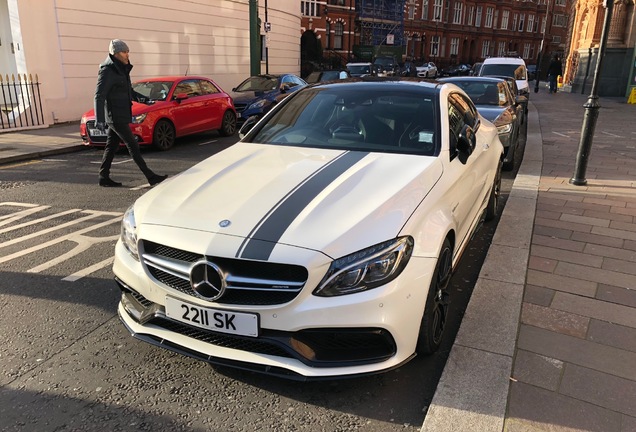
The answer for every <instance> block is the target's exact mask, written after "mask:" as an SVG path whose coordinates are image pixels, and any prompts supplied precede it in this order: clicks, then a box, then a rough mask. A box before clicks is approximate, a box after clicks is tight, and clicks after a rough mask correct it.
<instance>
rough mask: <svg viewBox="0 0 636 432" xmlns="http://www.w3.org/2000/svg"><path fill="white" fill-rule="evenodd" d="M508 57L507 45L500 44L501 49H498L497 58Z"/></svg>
mask: <svg viewBox="0 0 636 432" xmlns="http://www.w3.org/2000/svg"><path fill="white" fill-rule="evenodd" d="M505 55H506V43H505V42H499V48H497V56H499V57H503V56H505Z"/></svg>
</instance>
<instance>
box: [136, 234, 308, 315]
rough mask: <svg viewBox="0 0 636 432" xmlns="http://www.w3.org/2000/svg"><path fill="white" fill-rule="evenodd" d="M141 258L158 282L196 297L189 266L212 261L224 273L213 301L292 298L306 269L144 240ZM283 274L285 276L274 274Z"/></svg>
mask: <svg viewBox="0 0 636 432" xmlns="http://www.w3.org/2000/svg"><path fill="white" fill-rule="evenodd" d="M143 245H144V249H143V250H144V251H145V252H144V253H142V261H143V263H144V264H145V266H146V268H147V269H148V272H149V273H150V274H151V275H152V277H153V278H155V279H156V280H157V281H159V282H160V283H163V284H165V285H167V286H168V287H170V288H173V289H176V290H178V291H180V292H182V293H184V294H187V295H191V296H193V297H197V295H196V294H195V293H194V291H193V289H192V287H191V286H190V268H191V266H192V264H193V263H195V262H197V261H200V260H203V259H205V260H208V261H210V262H214V263H215V264H216V265H218V266H219V268H221V269H222V270H223V273H224V274H225V278H226V283H227V289H226V293H225V294H224V295H223V297H221V298H220V299H218V300H216V303H220V304H246V305H273V304H281V303H286V302H289V301H291V300H293V299H294V298H295V297H296V295H298V293H299V292H300V291H301V290H302V288H303V287H304V285H305V283H306V281H307V277H308V276H307V275H308V274H307V270H306V269H304V268H303V267H300V266H296V265H286V264H278V263H263V262H254V261H248V260H241V259H236V258H218V257H206V256H203V255H200V254H196V253H192V252H188V251H183V250H180V249H176V248H171V247H169V246H166V245H160V244H157V243H154V242H150V241H144V242H143ZM277 275H283V276H286V277H288V278H279V277H275V276H277Z"/></svg>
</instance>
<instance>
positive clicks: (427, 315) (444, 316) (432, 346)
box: [416, 239, 453, 354]
mask: <svg viewBox="0 0 636 432" xmlns="http://www.w3.org/2000/svg"><path fill="white" fill-rule="evenodd" d="M452 273H453V251H452V249H451V244H450V241H449V240H448V239H445V240H444V244H443V245H442V250H441V251H440V254H439V258H438V259H437V265H436V266H435V272H434V273H433V278H432V280H431V286H430V288H429V290H428V296H427V298H426V307H425V309H424V316H423V317H422V323H421V324H420V335H419V339H418V341H417V347H416V351H417V353H418V354H432V353H434V352H435V351H437V350H438V349H439V346H440V345H441V343H442V338H443V336H444V330H445V329H446V323H447V322H448V306H449V304H450V294H449V292H448V286H449V284H450V279H451V275H452Z"/></svg>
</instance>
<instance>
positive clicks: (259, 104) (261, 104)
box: [247, 99, 269, 109]
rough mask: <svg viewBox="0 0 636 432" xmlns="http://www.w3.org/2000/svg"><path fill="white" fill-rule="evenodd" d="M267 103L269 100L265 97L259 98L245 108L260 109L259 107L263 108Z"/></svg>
mask: <svg viewBox="0 0 636 432" xmlns="http://www.w3.org/2000/svg"><path fill="white" fill-rule="evenodd" d="M268 103H269V101H268V100H267V99H261V100H259V101H257V102H254V103H253V104H252V105H250V106H249V107H248V108H247V109H260V108H263V107H264V106H265V105H267V104H268Z"/></svg>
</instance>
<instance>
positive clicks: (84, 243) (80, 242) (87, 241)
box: [27, 235, 119, 273]
mask: <svg viewBox="0 0 636 432" xmlns="http://www.w3.org/2000/svg"><path fill="white" fill-rule="evenodd" d="M118 238H119V235H114V236H110V237H86V236H78V238H75V239H69V241H73V242H75V243H77V246H75V247H74V248H73V249H71V250H70V251H68V252H66V253H65V254H62V255H60V256H58V257H57V258H54V259H52V260H50V261H47V262H45V263H43V264H40V265H39V266H36V267H33V268H32V269H29V270H27V273H40V272H41V271H43V270H47V269H49V268H51V267H53V266H56V265H58V264H59V263H62V262H64V261H67V260H68V259H70V258H73V257H74V256H77V255H79V254H81V253H82V252H85V251H87V250H88V249H89V248H90V247H91V246H93V245H95V244H97V243H103V242H105V241H117V239H118Z"/></svg>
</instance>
